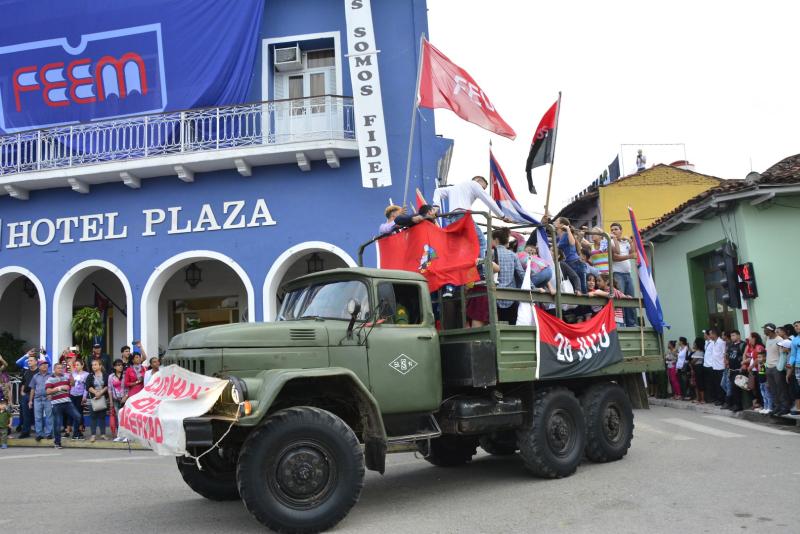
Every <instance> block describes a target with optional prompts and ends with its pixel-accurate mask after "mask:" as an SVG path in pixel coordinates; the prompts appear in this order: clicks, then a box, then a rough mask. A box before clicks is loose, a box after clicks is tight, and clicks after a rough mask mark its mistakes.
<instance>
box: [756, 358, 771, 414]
mask: <svg viewBox="0 0 800 534" xmlns="http://www.w3.org/2000/svg"><path fill="white" fill-rule="evenodd" d="M758 387H759V388H760V389H761V398H762V399H763V401H764V402H763V404H764V407H763V408H762V409H760V410H759V411H758V413H763V414H769V413H772V408H773V405H772V392H770V390H769V387H768V386H767V353H766V352H765V351H761V352H759V353H758Z"/></svg>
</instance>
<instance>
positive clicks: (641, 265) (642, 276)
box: [628, 207, 669, 334]
mask: <svg viewBox="0 0 800 534" xmlns="http://www.w3.org/2000/svg"><path fill="white" fill-rule="evenodd" d="M628 213H629V214H630V216H631V228H633V239H634V240H635V241H636V267H637V270H638V271H639V287H641V289H642V297H643V299H644V308H645V311H646V312H647V319H648V320H649V321H650V324H651V325H653V328H655V329H656V331H657V332H658V333H659V334H660V333H662V332H663V331H664V327H665V326H666V327H667V328H669V325H668V324H667V323H665V322H664V313H663V312H662V311H661V302H660V301H659V300H658V293H657V292H656V284H655V282H653V274H652V273H651V272H650V265H649V264H648V263H647V254H646V253H645V251H644V244H643V243H642V236H641V235H640V234H639V225H638V224H636V215H634V213H633V208H631V207H628Z"/></svg>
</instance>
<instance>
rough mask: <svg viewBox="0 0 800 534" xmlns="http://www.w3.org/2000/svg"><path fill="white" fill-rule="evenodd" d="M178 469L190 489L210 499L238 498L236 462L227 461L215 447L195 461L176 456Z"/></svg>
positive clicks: (229, 499)
mask: <svg viewBox="0 0 800 534" xmlns="http://www.w3.org/2000/svg"><path fill="white" fill-rule="evenodd" d="M176 460H177V461H178V471H180V473H181V477H182V478H183V481H184V482H186V484H187V485H188V486H189V487H190V488H192V490H193V491H194V492H195V493H197V494H199V495H202V496H203V497H205V498H206V499H210V500H212V501H235V500H237V499H239V488H237V487H236V464H235V463H232V462H229V461H227V460H226V459H225V458H223V457H222V456H221V455H220V451H219V449H215V450H213V451H211V452H209V453H208V454H206V455H205V456H203V457H202V458H200V465H201V466H202V467H203V469H202V471H201V470H200V469H198V468H197V463H195V461H194V460H192V459H189V458H176Z"/></svg>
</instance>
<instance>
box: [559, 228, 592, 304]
mask: <svg viewBox="0 0 800 534" xmlns="http://www.w3.org/2000/svg"><path fill="white" fill-rule="evenodd" d="M556 229H557V230H558V248H559V249H560V250H561V252H563V253H564V261H565V262H566V263H567V265H569V266H570V267H572V270H573V271H575V273H576V274H577V275H578V281H579V282H580V286H581V287H580V291H581V293H586V291H587V289H586V274H587V273H588V266H587V265H586V264H585V263H584V262H582V261H581V257H580V255H579V254H578V241H577V240H576V239H575V234H573V232H572V227H571V226H570V223H569V219H567V218H566V217H559V218H558V219H556ZM575 289H576V290H577V289H578V288H575Z"/></svg>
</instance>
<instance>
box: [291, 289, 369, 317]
mask: <svg viewBox="0 0 800 534" xmlns="http://www.w3.org/2000/svg"><path fill="white" fill-rule="evenodd" d="M350 299H356V300H357V301H358V302H360V303H361V311H360V312H359V314H358V319H366V318H367V317H368V316H369V292H368V291H367V286H366V285H365V284H364V283H363V282H357V281H355V280H351V281H348V282H328V283H324V284H314V285H310V286H306V287H301V288H299V289H295V290H293V291H289V292H288V293H286V296H285V297H284V299H283V305H282V306H281V311H280V313H279V314H278V320H279V321H296V320H299V319H307V318H312V317H320V318H323V319H344V320H350V315H348V313H347V303H348V302H349V301H350Z"/></svg>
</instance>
